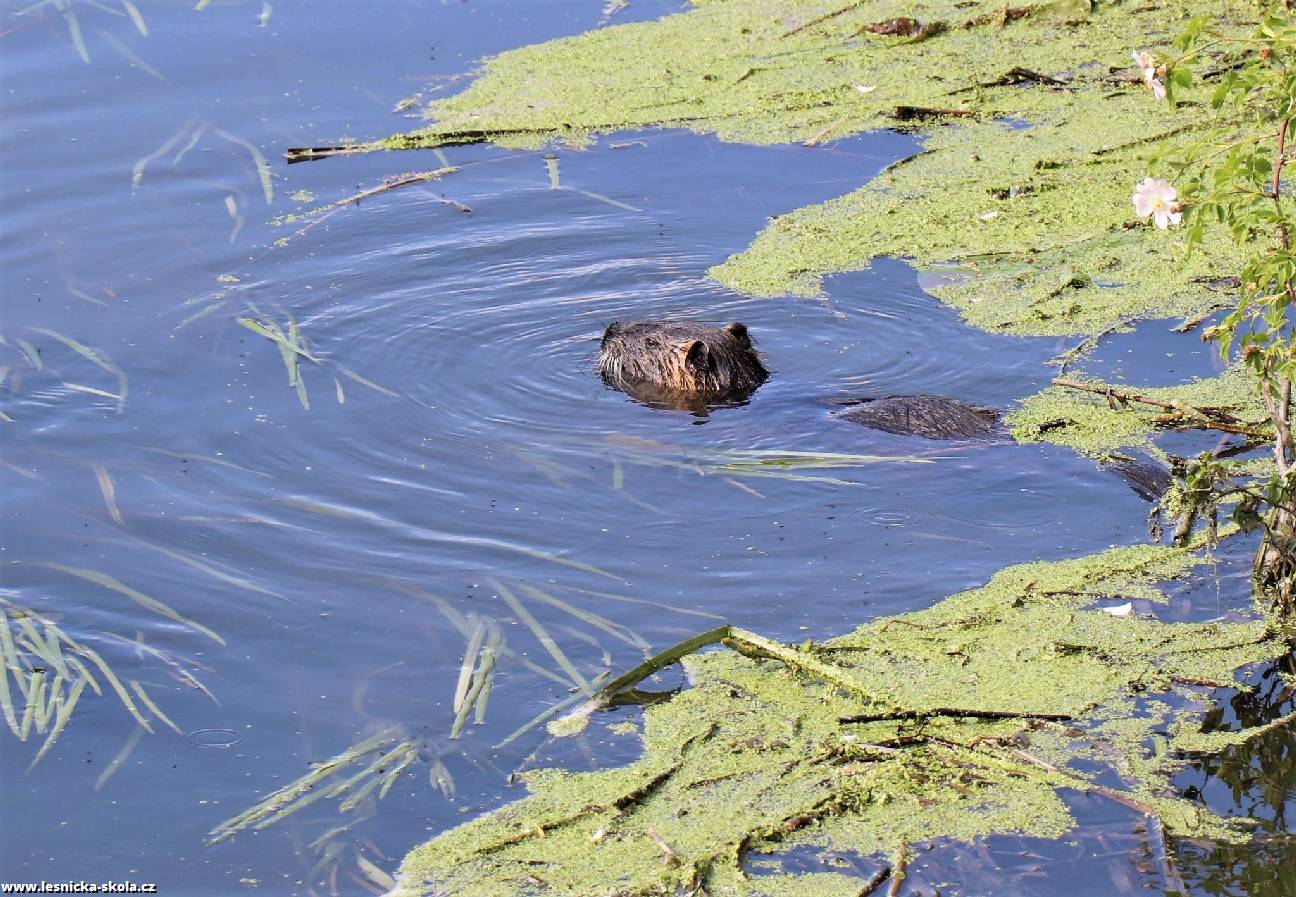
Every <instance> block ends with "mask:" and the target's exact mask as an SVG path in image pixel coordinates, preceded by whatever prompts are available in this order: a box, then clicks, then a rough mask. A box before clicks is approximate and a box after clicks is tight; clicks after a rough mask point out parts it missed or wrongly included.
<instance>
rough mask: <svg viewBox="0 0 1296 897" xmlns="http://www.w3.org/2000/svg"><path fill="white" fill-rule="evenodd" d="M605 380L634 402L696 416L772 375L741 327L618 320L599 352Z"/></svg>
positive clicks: (742, 394) (747, 392)
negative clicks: (687, 411) (693, 413)
mask: <svg viewBox="0 0 1296 897" xmlns="http://www.w3.org/2000/svg"><path fill="white" fill-rule="evenodd" d="M598 368H599V373H600V374H601V375H602V377H603V382H605V383H607V385H608V386H611V387H612V388H613V389H619V390H621V391H622V392H625V393H627V394H628V395H630V396H631V397H633V398H636V399H639V400H640V401H644V402H648V403H649V404H653V405H664V406H666V407H670V408H680V409H685V410H689V411H694V412H703V411H705V408H706V406H708V405H720V404H731V403H736V402H742V401H744V400H746V399H747V398H748V396H750V395H751V394H752V393H753V392H755V391H756V388H757V387H758V386H760V385H761V384H762V383H764V382H765V380H766V378H767V377H769V372H768V371H766V370H765V365H764V364H762V363H761V358H760V354H759V353H757V351H756V349H755V347H754V346H753V345H752V341H751V336H750V335H748V333H747V328H746V326H744V325H743V324H737V323H734V324H726V325H725V326H723V327H712V326H709V325H706V324H694V323H690V322H674V321H638V322H635V323H631V324H623V323H621V322H620V321H614V322H612V323H611V324H609V325H608V328H607V330H606V331H604V333H603V341H602V343H601V346H600V349H599V360H598Z"/></svg>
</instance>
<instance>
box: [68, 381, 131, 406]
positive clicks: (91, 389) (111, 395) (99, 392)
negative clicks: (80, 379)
mask: <svg viewBox="0 0 1296 897" xmlns="http://www.w3.org/2000/svg"><path fill="white" fill-rule="evenodd" d="M61 385H62V386H63V388H64V389H70V390H73V391H74V392H84V393H87V394H89V395H92V396H100V397H101V398H105V399H112V400H113V401H114V402H116V403H117V404H118V405H120V404H121V402H122V396H121V393H116V392H109V391H108V390H106V389H99V388H98V387H95V386H85V385H84V384H81V383H72V382H69V381H67V380H64V381H63V383H62V384H61Z"/></svg>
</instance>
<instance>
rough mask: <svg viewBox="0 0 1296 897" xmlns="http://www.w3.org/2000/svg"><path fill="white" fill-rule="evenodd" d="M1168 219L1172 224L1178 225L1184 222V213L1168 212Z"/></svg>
mask: <svg viewBox="0 0 1296 897" xmlns="http://www.w3.org/2000/svg"><path fill="white" fill-rule="evenodd" d="M1166 217H1167V218H1169V219H1170V223H1171V224H1178V223H1179V222H1180V221H1183V212H1166Z"/></svg>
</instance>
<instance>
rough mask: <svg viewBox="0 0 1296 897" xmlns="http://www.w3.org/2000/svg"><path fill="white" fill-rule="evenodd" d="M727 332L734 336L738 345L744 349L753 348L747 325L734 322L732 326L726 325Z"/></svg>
mask: <svg viewBox="0 0 1296 897" xmlns="http://www.w3.org/2000/svg"><path fill="white" fill-rule="evenodd" d="M725 330H728V331H729V332H730V333H732V334H733V337H734V339H736V340H737V341H738V345H740V346H742V347H743V348H744V349H750V348H751V337H750V336H748V335H747V325H746V324H739V323H738V322H737V321H734V322H733V323H732V324H726V325H725Z"/></svg>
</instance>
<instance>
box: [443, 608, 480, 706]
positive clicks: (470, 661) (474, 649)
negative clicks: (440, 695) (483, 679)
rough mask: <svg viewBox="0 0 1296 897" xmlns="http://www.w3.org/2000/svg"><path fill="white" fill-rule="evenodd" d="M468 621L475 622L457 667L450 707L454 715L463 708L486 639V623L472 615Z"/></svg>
mask: <svg viewBox="0 0 1296 897" xmlns="http://www.w3.org/2000/svg"><path fill="white" fill-rule="evenodd" d="M468 619H469V620H476V625H475V626H474V627H473V631H472V635H471V636H469V637H468V647H467V649H466V650H465V651H464V656H463V662H462V663H460V665H459V681H458V682H456V683H455V692H454V702H453V704H452V705H451V706H452V707H453V709H454V712H455V713H458V712H459V709H460V708H461V707H463V702H464V698H465V697H467V695H468V684H469V682H471V681H472V671H473V666H474V665H475V664H476V662H477V654H478V652H479V651H481V646H482V641H483V640H485V638H486V621H485V620H482V619H480V618H478V617H477V615H476V614H472V615H470V616H469V618H468Z"/></svg>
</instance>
